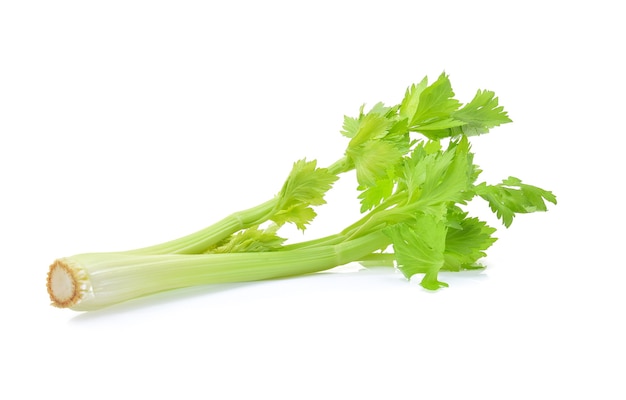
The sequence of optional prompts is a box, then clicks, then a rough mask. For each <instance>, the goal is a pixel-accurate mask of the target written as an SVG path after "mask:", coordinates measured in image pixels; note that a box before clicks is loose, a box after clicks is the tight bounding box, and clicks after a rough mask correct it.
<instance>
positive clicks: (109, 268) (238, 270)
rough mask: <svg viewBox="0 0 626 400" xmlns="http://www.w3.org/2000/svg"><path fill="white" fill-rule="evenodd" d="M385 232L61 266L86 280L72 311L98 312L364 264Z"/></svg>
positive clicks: (384, 240)
mask: <svg viewBox="0 0 626 400" xmlns="http://www.w3.org/2000/svg"><path fill="white" fill-rule="evenodd" d="M388 243H389V238H388V237H387V236H386V235H384V234H383V233H381V232H376V233H373V234H370V235H366V236H363V237H361V238H358V239H354V240H350V241H347V242H344V243H340V244H336V245H323V246H314V247H311V248H308V249H298V250H291V251H278V252H264V253H229V254H193V255H186V254H167V255H140V254H128V253H90V254H80V255H76V256H73V257H68V258H66V259H61V260H59V261H58V262H60V263H62V264H64V266H66V267H67V268H71V269H72V270H73V271H75V272H74V273H72V275H73V276H82V277H84V279H83V280H81V281H80V282H76V283H75V285H76V286H78V287H81V290H82V291H83V293H82V294H81V298H80V300H79V301H77V302H76V303H75V304H71V305H69V308H72V309H74V310H79V311H86V310H95V309H99V308H102V307H106V306H109V305H112V304H115V303H119V302H123V301H126V300H130V299H134V298H137V297H142V296H146V295H149V294H152V293H158V292H162V291H166V290H171V289H177V288H183V287H190V286H197V285H205V284H214V283H225V282H248V281H258V280H264V279H272V278H280V277H288V276H294V275H302V274H307V273H313V272H318V271H323V270H327V269H330V268H334V267H336V266H339V265H343V264H347V263H349V262H352V261H358V260H360V259H361V258H364V257H366V256H367V255H368V254H370V253H372V252H374V251H376V250H377V249H379V248H381V247H384V246H385V245H387V244H388Z"/></svg>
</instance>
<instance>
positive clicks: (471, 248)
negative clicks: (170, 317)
mask: <svg viewBox="0 0 626 400" xmlns="http://www.w3.org/2000/svg"><path fill="white" fill-rule="evenodd" d="M508 122H511V120H510V119H509V117H508V115H507V113H506V111H504V109H503V107H502V106H500V105H499V104H498V98H497V97H496V96H495V94H494V93H493V92H491V91H487V90H478V92H477V93H476V95H475V96H474V98H473V99H472V100H471V101H470V102H469V103H466V104H461V103H460V102H459V101H458V100H456V99H455V98H454V92H453V90H452V87H451V85H450V81H449V79H448V77H447V76H446V75H445V74H442V75H440V76H439V78H438V79H437V80H436V81H435V82H433V83H432V84H429V83H428V80H427V79H426V78H424V79H423V80H422V81H421V82H420V83H418V84H414V85H412V86H410V87H409V88H408V89H407V91H406V93H405V95H404V98H403V100H402V101H401V103H400V104H397V105H395V106H386V105H384V104H382V103H378V104H376V105H374V106H373V107H372V108H371V109H369V110H368V111H367V112H365V107H364V106H362V107H361V108H360V111H359V114H358V115H357V116H356V117H347V116H346V117H344V123H343V128H342V130H341V133H342V134H343V135H344V136H345V137H346V138H347V139H348V145H347V147H346V150H345V152H344V155H343V157H342V158H341V159H339V160H337V161H336V162H335V163H333V164H332V165H330V166H328V167H326V168H324V167H319V166H318V165H317V162H316V161H315V160H312V161H307V160H299V161H296V162H295V163H294V165H293V168H292V170H291V172H290V173H289V175H288V177H287V179H286V180H285V183H284V184H283V187H282V188H281V190H280V191H279V192H278V193H277V195H276V196H275V197H274V198H272V199H269V200H268V201H266V202H263V203H261V204H260V205H258V206H256V207H253V208H250V209H247V210H243V211H240V212H237V213H234V214H232V215H229V216H227V217H226V218H224V219H223V220H221V221H218V222H216V223H215V224H213V225H211V226H209V227H207V228H205V229H203V230H201V231H198V232H195V233H192V234H190V235H187V236H185V237H182V238H179V239H175V240H172V241H169V242H166V243H161V244H157V245H155V246H150V247H146V248H141V249H136V250H131V251H124V252H117V253H90V254H80V255H75V256H72V257H67V258H61V259H58V260H56V261H55V262H54V263H53V264H52V265H51V267H50V271H49V273H48V280H47V288H48V292H49V294H50V298H51V300H52V304H53V305H54V306H57V307H69V308H72V309H74V310H95V309H98V308H102V307H106V306H109V305H112V304H115V303H119V302H122V301H126V300H130V299H133V298H137V297H140V296H145V295H149V294H152V293H157V292H161V291H164V290H171V289H176V288H182V287H188V286H193V285H201V284H210V283H221V282H242V281H255V280H262V279H271V278H277V277H285V276H293V275H299V274H307V273H312V272H317V271H322V270H326V269H330V268H333V267H335V266H338V265H342V264H346V263H349V262H354V261H361V262H364V261H368V262H370V263H380V264H388V263H389V262H390V261H392V262H393V265H394V266H395V267H396V268H398V269H399V270H400V271H401V272H402V273H403V274H404V275H405V276H406V277H407V279H410V278H411V277H413V276H414V275H416V274H420V275H422V280H421V285H422V286H423V287H424V288H426V289H429V290H436V289H439V288H441V287H443V286H447V284H445V283H444V282H441V281H439V280H438V273H439V271H460V270H464V269H473V268H481V265H480V264H478V260H479V259H481V258H482V257H484V256H485V251H486V250H487V249H488V248H489V247H490V246H491V245H492V244H493V243H494V241H495V240H496V239H495V238H494V236H493V234H494V232H495V229H494V228H492V227H490V226H488V225H487V224H486V223H485V222H483V221H481V220H479V219H478V218H476V217H472V216H469V215H468V212H466V211H464V210H463V206H464V205H466V204H467V202H468V201H469V200H471V199H473V198H474V197H477V196H478V197H480V198H482V199H484V200H485V201H487V202H488V204H489V206H490V208H491V209H492V210H493V212H494V213H495V214H496V215H497V217H498V218H499V219H500V220H501V221H502V223H503V224H504V225H505V226H506V227H509V226H510V225H511V223H512V221H513V218H514V217H515V215H516V214H520V213H529V212H535V211H545V210H546V209H547V205H546V202H550V203H554V204H556V197H555V196H554V195H553V194H552V193H551V192H549V191H546V190H543V189H540V188H538V187H535V186H532V185H528V184H525V183H522V181H521V180H520V179H518V178H514V177H508V178H506V179H504V180H503V181H502V182H501V183H498V184H495V185H494V184H488V183H486V182H479V181H478V178H479V176H480V172H481V171H480V169H479V168H478V167H477V166H476V165H474V163H473V153H472V152H471V148H470V143H469V139H468V138H469V137H471V136H476V135H480V134H484V133H487V132H488V131H489V130H490V129H491V128H493V127H496V126H498V125H501V124H504V123H508ZM352 170H355V171H356V179H357V191H358V198H359V200H360V211H361V218H359V219H358V220H357V221H355V222H354V223H352V224H351V225H349V226H347V227H346V228H345V229H343V230H342V231H341V232H338V233H336V234H334V235H330V236H327V237H323V238H317V239H313V240H304V241H300V242H297V243H292V244H286V243H285V242H286V240H285V239H284V238H282V237H281V236H280V235H279V229H280V227H281V226H283V225H284V224H295V226H297V227H298V228H299V229H301V230H305V229H306V227H307V225H309V224H310V223H311V222H312V221H313V220H314V218H315V216H316V213H315V211H314V207H316V206H320V205H322V204H324V203H325V200H324V195H325V193H326V192H327V191H328V190H329V189H330V188H331V187H332V185H333V184H334V182H335V181H336V180H337V179H339V177H340V175H341V174H343V173H345V172H348V171H352Z"/></svg>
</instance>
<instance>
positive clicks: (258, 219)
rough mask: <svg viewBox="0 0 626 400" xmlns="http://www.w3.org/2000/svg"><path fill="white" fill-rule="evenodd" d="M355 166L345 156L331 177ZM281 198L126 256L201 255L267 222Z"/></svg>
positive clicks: (330, 168) (128, 252) (334, 167)
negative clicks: (239, 232) (230, 238)
mask: <svg viewBox="0 0 626 400" xmlns="http://www.w3.org/2000/svg"><path fill="white" fill-rule="evenodd" d="M353 168H354V165H353V164H351V163H350V162H348V161H347V159H346V158H345V157H343V158H341V159H339V160H337V161H336V162H334V163H333V164H332V165H330V166H329V167H328V168H326V169H327V170H328V172H329V173H330V174H332V175H339V174H342V173H345V172H348V171H350V170H351V169H353ZM279 203H280V199H279V197H278V195H276V196H275V197H274V198H272V199H271V200H268V201H265V202H264V203H261V204H259V205H257V206H255V207H252V208H249V209H246V210H242V211H238V212H235V213H232V214H230V215H228V216H227V217H225V218H223V219H222V220H220V221H218V222H216V223H214V224H212V225H210V226H208V227H206V228H204V229H201V230H199V231H197V232H194V233H192V234H189V235H186V236H183V237H180V238H178V239H174V240H170V241H167V242H164V243H160V244H157V245H153V246H149V247H143V248H139V249H133V250H128V251H124V252H122V253H126V254H152V255H159V254H202V253H204V252H205V251H206V250H207V249H208V248H210V247H211V246H213V245H215V244H216V243H218V242H220V241H221V240H223V239H225V238H227V237H229V236H230V235H232V234H234V233H236V232H238V231H240V230H243V229H247V228H250V227H252V226H255V225H260V224H262V223H264V222H266V221H268V220H269V219H270V218H271V217H272V216H273V215H274V214H275V213H276V212H277V211H279V210H278V209H277V207H278V205H279Z"/></svg>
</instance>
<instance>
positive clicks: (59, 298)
mask: <svg viewBox="0 0 626 400" xmlns="http://www.w3.org/2000/svg"><path fill="white" fill-rule="evenodd" d="M74 264H75V263H73V262H71V261H70V260H68V259H59V260H56V261H55V262H54V263H52V265H50V271H49V272H48V281H47V287H48V294H49V295H50V300H51V301H52V305H53V306H55V307H59V308H67V307H72V306H74V305H76V304H78V302H80V301H81V299H82V298H83V297H84V294H85V293H86V291H87V285H88V279H87V275H86V274H85V272H84V271H83V269H82V268H80V267H79V266H77V265H74Z"/></svg>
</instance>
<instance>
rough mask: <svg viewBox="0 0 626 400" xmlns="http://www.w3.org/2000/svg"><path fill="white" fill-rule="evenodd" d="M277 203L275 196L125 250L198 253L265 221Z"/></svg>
mask: <svg viewBox="0 0 626 400" xmlns="http://www.w3.org/2000/svg"><path fill="white" fill-rule="evenodd" d="M277 203H278V199H277V198H273V199H272V200H269V201H266V202H264V203H261V204H259V205H258V206H256V207H252V208H249V209H247V210H242V211H238V212H235V213H232V214H230V215H228V216H227V217H225V218H223V219H222V220H220V221H218V222H216V223H214V224H212V225H210V226H208V227H206V228H204V229H202V230H199V231H197V232H194V233H192V234H190V235H187V236H183V237H181V238H178V239H174V240H171V241H168V242H165V243H160V244H157V245H154V246H149V247H144V248H141V249H135V250H129V251H125V252H124V253H126V254H152V255H159V254H199V253H203V252H204V251H205V250H206V249H207V248H208V247H210V246H212V245H214V244H216V243H218V242H219V241H220V240H222V239H224V238H226V237H228V236H230V235H232V234H233V233H235V232H237V231H240V230H242V229H246V228H249V227H251V226H254V225H258V224H260V223H263V222H265V221H267V219H268V218H269V216H271V215H272V212H273V210H274V209H275V207H276V204H277Z"/></svg>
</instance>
